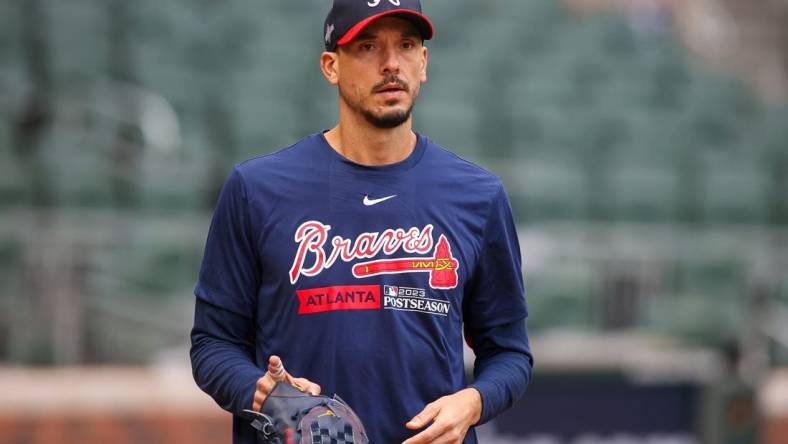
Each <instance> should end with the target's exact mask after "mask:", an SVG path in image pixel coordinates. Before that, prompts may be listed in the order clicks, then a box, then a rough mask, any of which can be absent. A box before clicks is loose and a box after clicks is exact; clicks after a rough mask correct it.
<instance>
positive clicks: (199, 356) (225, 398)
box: [190, 299, 265, 415]
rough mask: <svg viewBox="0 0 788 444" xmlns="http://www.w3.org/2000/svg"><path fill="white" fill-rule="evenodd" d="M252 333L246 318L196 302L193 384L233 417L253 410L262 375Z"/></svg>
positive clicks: (193, 339)
mask: <svg viewBox="0 0 788 444" xmlns="http://www.w3.org/2000/svg"><path fill="white" fill-rule="evenodd" d="M253 332H254V328H253V327H252V325H251V321H250V320H249V319H248V318H245V317H243V316H240V315H238V314H236V313H233V312H232V311H229V310H225V309H223V308H221V307H217V306H215V305H212V304H210V303H208V302H206V301H204V300H201V299H197V302H196V304H195V310H194V327H193V328H192V332H191V350H190V356H191V362H192V374H193V376H194V381H195V382H196V383H197V385H198V386H199V387H200V389H202V390H203V391H204V392H205V393H207V394H208V395H210V396H211V397H212V398H213V399H214V401H216V403H217V404H219V406H221V407H222V408H223V409H225V410H227V411H228V412H230V413H233V414H234V415H239V414H240V413H241V412H242V411H243V410H244V409H250V408H252V402H253V401H254V392H255V390H256V385H257V380H258V379H260V378H261V377H262V376H263V375H264V374H265V373H264V372H263V371H262V370H260V369H259V368H258V367H257V366H256V365H255V364H254V343H253V340H252V335H253Z"/></svg>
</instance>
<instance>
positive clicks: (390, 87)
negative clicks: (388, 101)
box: [376, 83, 405, 93]
mask: <svg viewBox="0 0 788 444" xmlns="http://www.w3.org/2000/svg"><path fill="white" fill-rule="evenodd" d="M398 91H405V88H403V87H402V85H400V84H399V83H388V84H386V85H383V86H382V87H380V88H378V89H377V91H376V92H379V93H389V92H398Z"/></svg>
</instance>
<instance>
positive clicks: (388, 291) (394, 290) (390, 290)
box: [383, 285, 399, 296]
mask: <svg viewBox="0 0 788 444" xmlns="http://www.w3.org/2000/svg"><path fill="white" fill-rule="evenodd" d="M398 294H399V287H397V286H396V285H384V286H383V295H384V296H397V295H398Z"/></svg>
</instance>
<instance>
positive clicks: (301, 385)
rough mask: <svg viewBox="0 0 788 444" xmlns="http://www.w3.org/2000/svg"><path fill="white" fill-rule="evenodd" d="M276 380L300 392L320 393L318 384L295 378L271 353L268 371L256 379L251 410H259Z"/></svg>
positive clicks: (277, 357) (315, 394)
mask: <svg viewBox="0 0 788 444" xmlns="http://www.w3.org/2000/svg"><path fill="white" fill-rule="evenodd" d="M277 382H286V383H288V384H290V385H292V386H293V387H295V388H297V389H299V390H301V391H302V392H305V393H309V394H310V395H314V396H317V395H319V394H320V386H319V385H317V384H315V383H314V382H312V381H310V380H308V379H306V378H295V377H293V376H292V375H290V373H288V372H287V370H285V368H284V364H282V360H281V359H280V358H279V356H276V355H272V356H271V357H269V358H268V371H266V372H265V375H263V377H262V378H260V379H258V380H257V389H256V390H255V392H254V402H253V403H252V410H254V411H256V412H259V411H260V408H261V407H262V406H263V402H265V398H267V397H268V395H269V394H270V393H271V391H272V390H273V389H274V386H275V385H276V383H277Z"/></svg>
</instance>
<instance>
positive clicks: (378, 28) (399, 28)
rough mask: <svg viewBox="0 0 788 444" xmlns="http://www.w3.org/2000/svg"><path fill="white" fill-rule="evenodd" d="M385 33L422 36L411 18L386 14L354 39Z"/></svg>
mask: <svg viewBox="0 0 788 444" xmlns="http://www.w3.org/2000/svg"><path fill="white" fill-rule="evenodd" d="M384 33H396V34H400V35H403V36H408V37H419V38H421V34H420V33H419V30H418V28H416V25H414V24H413V23H411V21H410V20H407V19H404V18H401V17H397V16H386V17H381V18H379V19H377V20H375V21H373V22H372V23H370V24H369V25H367V26H366V27H365V28H364V29H363V30H362V31H361V32H359V33H358V36H356V38H355V39H353V40H352V41H357V40H361V39H368V38H374V37H377V36H379V35H381V34H384Z"/></svg>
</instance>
